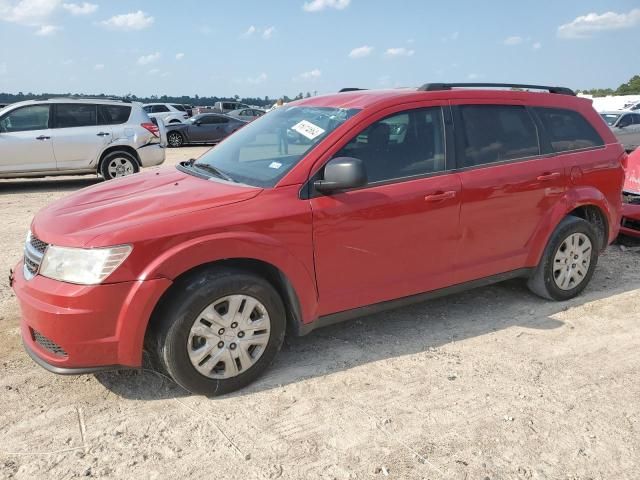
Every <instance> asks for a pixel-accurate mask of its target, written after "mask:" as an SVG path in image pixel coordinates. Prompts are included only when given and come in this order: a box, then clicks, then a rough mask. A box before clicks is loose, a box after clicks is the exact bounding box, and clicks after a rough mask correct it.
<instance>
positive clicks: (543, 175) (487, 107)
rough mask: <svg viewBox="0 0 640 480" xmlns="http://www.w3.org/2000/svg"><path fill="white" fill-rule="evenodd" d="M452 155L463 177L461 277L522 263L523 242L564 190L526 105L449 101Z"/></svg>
mask: <svg viewBox="0 0 640 480" xmlns="http://www.w3.org/2000/svg"><path fill="white" fill-rule="evenodd" d="M453 103H455V106H454V107H453V110H454V122H455V132H456V161H457V166H458V168H459V172H460V177H461V179H462V195H461V197H462V206H461V212H460V228H461V235H462V238H461V241H460V244H459V250H458V254H457V256H456V266H457V269H458V270H459V279H458V280H459V281H460V282H466V281H471V280H475V279H479V278H483V277H487V276H490V275H495V274H499V273H503V272H509V271H512V270H516V269H519V268H522V267H525V264H526V261H527V256H528V253H529V246H530V243H531V240H532V239H533V237H534V235H535V234H536V232H537V231H538V229H539V228H540V225H541V223H542V222H543V220H544V218H545V215H546V214H547V212H548V211H549V210H550V209H551V208H552V207H553V205H554V204H555V203H556V202H557V201H558V200H559V199H560V198H561V196H562V195H563V193H564V191H565V188H566V187H565V185H566V181H567V172H566V169H565V167H564V165H563V164H562V162H561V161H560V160H559V159H558V158H557V157H556V156H555V155H554V154H553V153H550V152H549V153H544V148H542V146H541V145H540V140H539V132H538V129H539V127H538V124H537V121H536V119H535V117H534V115H533V114H532V113H531V111H530V110H529V109H528V108H527V107H525V106H524V105H519V104H501V103H499V102H487V101H477V102H473V101H458V102H453Z"/></svg>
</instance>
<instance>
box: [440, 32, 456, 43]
mask: <svg viewBox="0 0 640 480" xmlns="http://www.w3.org/2000/svg"><path fill="white" fill-rule="evenodd" d="M458 38H460V32H453V33H451V34H450V35H447V36H444V37H442V41H443V42H449V41H451V42H455V41H456V40H458Z"/></svg>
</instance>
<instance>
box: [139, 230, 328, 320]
mask: <svg viewBox="0 0 640 480" xmlns="http://www.w3.org/2000/svg"><path fill="white" fill-rule="evenodd" d="M230 259H251V260H259V261H262V262H265V263H268V264H270V265H272V266H274V267H276V268H277V269H278V270H280V271H281V272H282V273H283V274H284V275H285V276H286V278H287V280H288V281H289V283H290V284H291V286H292V287H293V289H294V291H295V293H296V295H297V297H298V301H299V302H300V308H301V314H302V321H303V323H307V322H309V321H312V320H313V319H315V318H316V317H317V311H318V295H317V291H316V284H315V281H314V275H313V273H312V272H311V271H310V270H309V268H308V267H307V266H306V265H305V263H304V262H303V261H302V260H301V259H300V258H298V257H296V256H295V255H293V254H292V253H291V249H290V247H289V248H288V247H286V246H285V245H284V244H283V243H281V242H280V241H278V240H276V239H274V238H273V237H270V236H267V235H263V234H259V233H255V232H225V233H217V234H212V235H208V236H205V237H198V238H194V239H192V240H189V241H187V242H183V243H181V244H179V245H176V246H174V247H172V248H170V249H169V250H167V251H165V252H163V253H162V254H161V255H160V256H158V257H157V258H155V259H154V261H153V262H152V263H151V264H149V265H148V266H147V267H146V268H145V269H144V271H143V272H142V273H141V275H140V277H139V279H140V280H145V279H152V278H168V279H170V280H174V279H176V278H177V277H178V276H180V275H181V274H183V273H185V272H187V271H189V270H191V269H193V268H195V267H198V266H200V265H204V264H207V263H213V262H216V261H219V260H230ZM310 267H311V268H313V266H312V265H310Z"/></svg>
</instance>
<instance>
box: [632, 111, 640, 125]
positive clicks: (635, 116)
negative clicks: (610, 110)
mask: <svg viewBox="0 0 640 480" xmlns="http://www.w3.org/2000/svg"><path fill="white" fill-rule="evenodd" d="M631 118H632V119H633V124H634V125H640V115H639V114H637V113H634V114H632V115H631Z"/></svg>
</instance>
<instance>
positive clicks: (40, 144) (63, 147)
mask: <svg viewBox="0 0 640 480" xmlns="http://www.w3.org/2000/svg"><path fill="white" fill-rule="evenodd" d="M158 123H159V124H160V125H158V124H156V123H154V122H153V121H151V119H150V118H149V117H148V116H147V114H146V113H145V111H144V110H143V109H142V105H141V104H140V103H132V102H125V101H117V100H94V99H81V100H78V99H68V98H56V99H52V100H32V101H27V102H20V103H14V104H12V105H10V106H8V107H6V108H5V109H3V110H2V111H0V178H14V177H41V176H48V175H70V174H87V173H98V174H100V175H102V176H103V177H104V178H105V179H106V180H109V179H112V178H116V177H123V176H125V175H130V174H132V173H136V172H137V171H138V170H139V169H140V168H141V167H150V166H153V165H160V164H161V163H162V162H164V159H165V148H164V147H165V146H166V134H163V133H164V125H162V122H158Z"/></svg>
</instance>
